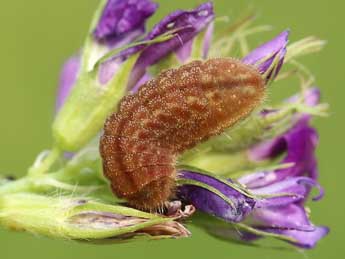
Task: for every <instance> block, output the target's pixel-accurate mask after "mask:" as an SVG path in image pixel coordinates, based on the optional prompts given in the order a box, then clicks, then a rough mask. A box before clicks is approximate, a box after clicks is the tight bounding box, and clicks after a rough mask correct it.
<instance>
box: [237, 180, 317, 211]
mask: <svg viewBox="0 0 345 259" xmlns="http://www.w3.org/2000/svg"><path fill="white" fill-rule="evenodd" d="M257 180H258V179H257ZM239 181H240V182H241V179H240V180H239ZM241 183H242V182H241ZM255 184H256V182H251V183H249V185H255ZM247 187H248V185H247ZM310 187H317V188H318V189H319V191H320V195H318V196H317V197H316V198H315V199H316V200H317V199H320V198H321V197H322V195H323V190H322V188H321V187H320V185H319V184H318V183H317V182H316V181H315V180H313V179H311V178H308V177H291V178H288V179H285V180H281V181H279V182H276V183H273V184H270V185H267V186H265V187H261V188H251V192H252V193H254V194H256V195H275V197H271V198H265V199H262V200H260V201H258V202H257V203H256V208H266V207H271V206H283V205H287V204H291V203H296V202H298V201H301V200H304V199H306V197H307V196H308V194H309V190H310ZM279 194H282V195H281V196H280V195H279ZM283 194H287V195H283ZM277 195H279V196H277Z"/></svg>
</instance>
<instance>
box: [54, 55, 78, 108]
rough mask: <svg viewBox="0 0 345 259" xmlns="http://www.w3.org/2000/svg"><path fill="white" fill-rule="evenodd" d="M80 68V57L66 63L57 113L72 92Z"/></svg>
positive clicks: (62, 75) (58, 95) (61, 76)
mask: <svg viewBox="0 0 345 259" xmlns="http://www.w3.org/2000/svg"><path fill="white" fill-rule="evenodd" d="M79 66H80V57H79V56H73V57H71V58H70V59H68V60H67V61H66V63H65V64H64V65H63V68H62V71H61V74H60V83H59V88H58V93H57V100H56V111H58V110H59V109H60V108H61V106H62V105H63V104H64V102H65V101H66V99H67V97H68V95H69V94H70V92H71V89H72V87H73V85H74V84H75V82H76V80H77V77H78V72H79Z"/></svg>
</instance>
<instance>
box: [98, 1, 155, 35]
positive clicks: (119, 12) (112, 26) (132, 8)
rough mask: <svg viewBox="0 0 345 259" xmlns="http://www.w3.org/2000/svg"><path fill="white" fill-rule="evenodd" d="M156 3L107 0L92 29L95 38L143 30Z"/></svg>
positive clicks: (153, 11)
mask: <svg viewBox="0 0 345 259" xmlns="http://www.w3.org/2000/svg"><path fill="white" fill-rule="evenodd" d="M157 7H158V5H157V4H156V3H153V2H152V1H150V0H109V1H108V3H107V4H106V6H105V8H104V10H103V13H102V16H101V18H100V20H99V22H98V24H97V26H96V28H95V30H94V36H95V38H96V39H97V40H107V41H108V40H111V39H113V38H119V37H121V36H123V35H125V34H128V33H130V32H132V31H133V30H141V31H142V32H144V31H145V28H144V26H145V21H146V19H147V18H149V17H150V16H151V15H153V14H154V13H155V11H156V9H157Z"/></svg>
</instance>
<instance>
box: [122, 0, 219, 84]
mask: <svg viewBox="0 0 345 259" xmlns="http://www.w3.org/2000/svg"><path fill="white" fill-rule="evenodd" d="M213 19H214V12H213V4H212V3H211V2H207V3H204V4H201V5H200V6H198V7H197V8H195V9H194V10H191V11H184V10H177V11H175V12H172V13H171V14H169V15H168V16H166V17H165V18H163V20H161V21H160V22H159V23H158V24H157V25H155V26H154V28H153V29H152V30H151V32H149V33H148V35H147V36H146V37H145V38H144V40H153V39H155V38H157V37H159V36H161V35H163V34H164V33H167V32H169V31H173V30H174V31H175V32H176V37H174V38H172V39H170V40H168V41H164V42H162V43H156V44H153V45H150V46H148V47H146V48H145V45H140V46H136V47H133V48H130V49H127V50H125V51H124V52H122V53H121V54H120V57H121V58H126V57H128V56H130V55H133V54H134V53H137V52H138V51H142V53H141V55H140V57H139V59H138V61H137V63H136V65H135V67H134V69H133V72H132V75H131V78H130V82H129V86H128V87H129V89H131V88H132V87H133V86H134V85H135V84H136V83H137V82H138V80H140V78H141V77H142V76H143V75H144V74H145V72H146V69H147V67H149V66H151V65H153V64H155V63H156V62H158V61H159V60H161V59H162V58H164V57H166V56H167V55H168V54H170V53H171V52H173V51H179V50H180V52H181V51H182V52H183V51H185V49H184V48H187V52H188V49H189V48H191V46H190V44H191V40H192V39H193V38H194V37H195V36H196V35H198V33H200V32H201V31H202V30H204V29H205V28H207V26H208V25H209V24H210V23H211V22H212V20H213ZM205 44H206V45H207V44H208V43H205ZM181 48H182V49H181ZM206 50H207V46H205V51H206ZM187 55H188V54H187ZM182 56H183V55H182Z"/></svg>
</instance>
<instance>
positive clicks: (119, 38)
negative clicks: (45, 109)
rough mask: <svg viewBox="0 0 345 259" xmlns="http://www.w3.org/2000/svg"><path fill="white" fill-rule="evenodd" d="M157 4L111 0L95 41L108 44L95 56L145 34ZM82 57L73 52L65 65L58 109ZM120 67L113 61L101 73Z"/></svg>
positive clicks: (70, 85) (72, 81)
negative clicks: (112, 64) (148, 19)
mask: <svg viewBox="0 0 345 259" xmlns="http://www.w3.org/2000/svg"><path fill="white" fill-rule="evenodd" d="M157 7H158V6H157V4H155V3H153V2H152V1H150V0H134V1H133V0H109V1H108V2H107V4H106V5H105V7H104V9H103V13H102V16H101V17H100V19H99V21H98V23H97V25H96V28H95V30H94V33H93V35H94V41H95V45H96V46H106V47H105V48H104V47H102V49H103V50H102V51H99V53H96V54H95V56H97V57H98V58H100V57H101V56H103V55H105V54H106V53H107V52H109V51H111V50H112V49H114V48H119V47H123V46H125V45H126V44H128V43H130V42H132V41H134V40H135V39H137V38H138V37H139V36H141V35H142V34H144V32H145V22H146V20H147V18H149V17H150V16H151V15H152V14H153V13H154V12H155V11H156V9H157ZM80 59H81V57H80V55H76V56H73V57H71V58H70V59H69V60H68V61H67V62H66V63H65V64H64V66H63V69H62V73H61V76H60V84H59V88H58V97H57V101H56V109H57V110H59V109H60V107H61V106H62V104H63V103H64V102H65V101H66V98H67V97H68V96H69V93H70V92H71V89H72V87H73V86H74V85H75V83H76V81H77V79H78V72H79V70H80V65H81V64H80V63H81V60H80ZM96 61H97V60H96ZM94 62H95V61H93V63H94ZM116 68H117V67H114V66H113V67H111V65H110V68H109V67H107V68H106V69H105V70H104V69H103V70H101V71H100V74H101V77H106V76H107V72H108V71H109V70H110V69H112V70H111V71H110V72H111V73H110V74H111V75H113V74H114V73H115V72H116ZM108 73H109V72H108Z"/></svg>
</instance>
